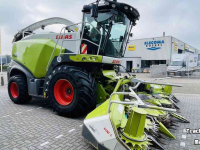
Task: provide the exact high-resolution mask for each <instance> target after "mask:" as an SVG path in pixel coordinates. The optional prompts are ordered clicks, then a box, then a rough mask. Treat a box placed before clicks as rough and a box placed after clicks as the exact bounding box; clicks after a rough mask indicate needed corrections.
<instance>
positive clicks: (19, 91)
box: [8, 75, 31, 104]
mask: <svg viewBox="0 0 200 150" xmlns="http://www.w3.org/2000/svg"><path fill="white" fill-rule="evenodd" d="M8 94H9V97H10V99H11V100H12V101H13V102H14V103H15V104H23V103H26V102H29V101H30V100H31V96H29V94H28V86H27V81H26V78H25V77H24V76H22V75H16V76H12V77H11V78H10V79H9V81H8Z"/></svg>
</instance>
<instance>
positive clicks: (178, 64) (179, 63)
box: [170, 61, 183, 66]
mask: <svg viewBox="0 0 200 150" xmlns="http://www.w3.org/2000/svg"><path fill="white" fill-rule="evenodd" d="M170 66H183V61H172V62H171V63H170Z"/></svg>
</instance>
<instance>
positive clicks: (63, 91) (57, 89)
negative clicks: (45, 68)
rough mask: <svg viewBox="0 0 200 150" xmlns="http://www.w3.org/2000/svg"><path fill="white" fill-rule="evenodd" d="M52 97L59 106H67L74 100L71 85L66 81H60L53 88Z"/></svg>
mask: <svg viewBox="0 0 200 150" xmlns="http://www.w3.org/2000/svg"><path fill="white" fill-rule="evenodd" d="M54 96H55V99H56V101H57V102H58V103H59V104H61V105H65V106H66V105H69V104H70V103H71V102H72V101H73V98H74V89H73V86H72V84H71V83H70V82H69V81H68V80H66V79H60V80H58V81H57V82H56V84H55V86H54Z"/></svg>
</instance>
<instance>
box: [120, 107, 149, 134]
mask: <svg viewBox="0 0 200 150" xmlns="http://www.w3.org/2000/svg"><path fill="white" fill-rule="evenodd" d="M146 115H147V112H146V111H145V110H144V109H141V108H137V107H133V108H132V111H131V114H130V116H129V118H128V122H127V124H126V127H125V130H124V133H126V134H128V135H129V136H131V137H134V138H136V137H138V138H141V137H142V136H143V135H144V127H145V120H146Z"/></svg>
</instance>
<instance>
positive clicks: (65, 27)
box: [46, 22, 102, 71]
mask: <svg viewBox="0 0 200 150" xmlns="http://www.w3.org/2000/svg"><path fill="white" fill-rule="evenodd" d="M86 23H88V24H90V25H91V26H92V27H93V28H94V29H95V30H96V31H97V32H98V33H99V34H100V35H101V32H100V31H99V30H97V29H96V28H95V27H94V25H92V24H91V23H89V22H79V23H75V24H72V25H69V26H64V27H63V28H62V29H61V31H60V34H59V36H61V33H62V31H63V29H67V28H69V27H71V26H77V25H79V24H84V26H83V27H84V28H85V24H86ZM84 28H83V29H84ZM83 34H84V30H83V31H82V34H81V38H80V39H76V40H75V41H79V40H80V41H82V40H85V41H88V42H90V43H92V44H94V45H95V46H98V51H97V55H99V50H100V46H101V42H102V35H101V38H100V42H99V45H98V44H96V43H94V42H92V41H90V40H87V39H83ZM64 36H65V30H64ZM59 40H60V39H59V38H58V39H57V41H56V44H55V46H54V49H53V52H52V54H51V57H50V59H49V62H48V64H47V67H46V70H47V71H48V68H49V65H50V63H51V59H52V57H53V54H54V52H55V49H56V47H57V45H58V41H59ZM63 41H67V40H64V39H62V45H61V48H60V55H61V54H66V53H62V47H63ZM68 41H70V40H68ZM80 47H81V42H80ZM79 52H80V50H79Z"/></svg>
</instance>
